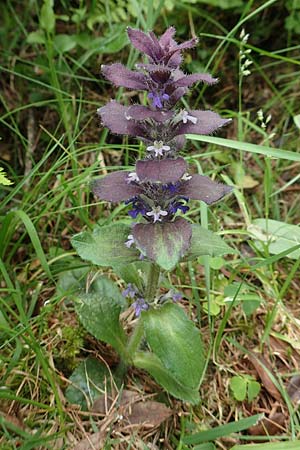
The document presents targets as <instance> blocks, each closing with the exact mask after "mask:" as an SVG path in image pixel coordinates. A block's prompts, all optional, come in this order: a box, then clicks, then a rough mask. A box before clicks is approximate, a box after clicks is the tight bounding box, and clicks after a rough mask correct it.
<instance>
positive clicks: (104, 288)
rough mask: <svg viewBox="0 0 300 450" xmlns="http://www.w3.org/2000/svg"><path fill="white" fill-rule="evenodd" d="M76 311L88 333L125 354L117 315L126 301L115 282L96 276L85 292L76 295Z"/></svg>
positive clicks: (121, 330)
mask: <svg viewBox="0 0 300 450" xmlns="http://www.w3.org/2000/svg"><path fill="white" fill-rule="evenodd" d="M77 299H78V302H77V304H76V312H77V314H78V317H79V319H80V321H81V323H82V324H83V326H84V327H85V328H86V329H87V331H88V332H89V333H91V334H92V335H93V336H95V337H96V338H97V339H100V340H101V341H104V342H106V343H108V344H110V345H111V346H112V347H114V348H115V349H116V350H117V351H118V352H119V353H120V354H121V355H122V356H124V355H125V353H126V351H125V343H126V335H125V333H124V330H123V328H122V327H121V324H120V321H119V316H120V312H121V310H122V309H124V308H125V306H126V301H125V299H124V298H123V296H122V295H121V293H120V291H119V289H118V288H117V287H116V285H115V283H113V282H112V281H110V280H109V279H108V278H106V277H99V278H97V279H96V280H95V281H94V283H92V285H91V287H90V290H89V292H88V293H86V294H80V295H78V296H77Z"/></svg>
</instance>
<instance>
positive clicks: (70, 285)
mask: <svg viewBox="0 0 300 450" xmlns="http://www.w3.org/2000/svg"><path fill="white" fill-rule="evenodd" d="M89 270H90V269H89V268H87V267H84V268H81V267H78V268H76V269H71V270H66V271H64V272H63V273H61V274H60V276H59V279H58V283H57V292H58V293H59V294H61V295H67V296H70V295H71V294H74V293H75V292H77V291H82V290H83V289H84V288H85V286H86V277H87V274H88V272H89Z"/></svg>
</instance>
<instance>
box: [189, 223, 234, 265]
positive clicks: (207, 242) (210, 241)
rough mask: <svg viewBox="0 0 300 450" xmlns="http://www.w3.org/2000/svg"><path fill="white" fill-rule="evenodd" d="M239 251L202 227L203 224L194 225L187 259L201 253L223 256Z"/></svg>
mask: <svg viewBox="0 0 300 450" xmlns="http://www.w3.org/2000/svg"><path fill="white" fill-rule="evenodd" d="M237 253H238V252H237V251H236V250H234V249H233V248H231V247H229V245H228V244H226V242H225V241H223V239H222V238H220V236H218V235H217V234H215V233H213V232H212V231H209V230H207V229H206V228H203V227H201V225H192V239H191V245H190V247H189V252H188V254H187V255H186V258H187V259H189V260H191V259H195V258H197V257H198V256H201V255H209V256H222V255H227V254H237Z"/></svg>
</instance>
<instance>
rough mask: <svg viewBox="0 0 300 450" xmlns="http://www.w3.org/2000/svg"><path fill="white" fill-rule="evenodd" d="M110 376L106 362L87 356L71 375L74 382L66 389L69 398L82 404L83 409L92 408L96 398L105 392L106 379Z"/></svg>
mask: <svg viewBox="0 0 300 450" xmlns="http://www.w3.org/2000/svg"><path fill="white" fill-rule="evenodd" d="M109 376H110V375H109V371H108V369H107V368H106V366H105V365H104V364H102V363H101V362H100V361H98V360H97V359H95V358H87V359H86V360H85V361H82V362H81V363H80V364H79V366H78V367H76V369H75V370H74V372H73V373H72V375H71V376H70V381H71V382H72V384H70V385H69V386H68V387H67V390H66V398H67V400H68V401H69V402H70V403H76V404H77V405H80V406H81V407H82V409H85V410H86V409H90V407H91V405H92V404H93V403H94V400H95V398H97V397H99V396H100V395H101V394H103V392H105V390H106V389H105V379H109Z"/></svg>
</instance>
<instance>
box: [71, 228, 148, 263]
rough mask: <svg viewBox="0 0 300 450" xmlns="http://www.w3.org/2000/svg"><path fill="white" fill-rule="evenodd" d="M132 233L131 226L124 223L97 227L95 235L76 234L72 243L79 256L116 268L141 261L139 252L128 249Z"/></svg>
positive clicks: (87, 233)
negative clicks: (127, 244) (126, 243)
mask: <svg viewBox="0 0 300 450" xmlns="http://www.w3.org/2000/svg"><path fill="white" fill-rule="evenodd" d="M131 233H132V229H131V227H130V226H129V225H125V224H122V223H117V224H112V225H107V226H104V227H101V228H100V227H97V228H95V229H94V231H93V233H90V232H89V231H84V232H82V233H79V234H76V235H75V236H74V237H73V238H72V240H71V243H72V245H73V247H74V248H75V250H76V251H77V253H78V255H79V256H80V257H81V258H82V259H86V260H88V261H90V262H92V263H93V264H96V265H98V266H114V265H117V264H124V263H125V264H127V263H130V262H134V261H138V260H139V255H140V254H139V252H138V251H137V250H136V249H134V248H133V247H132V248H128V247H126V245H125V242H126V241H127V240H128V235H129V234H131Z"/></svg>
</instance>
